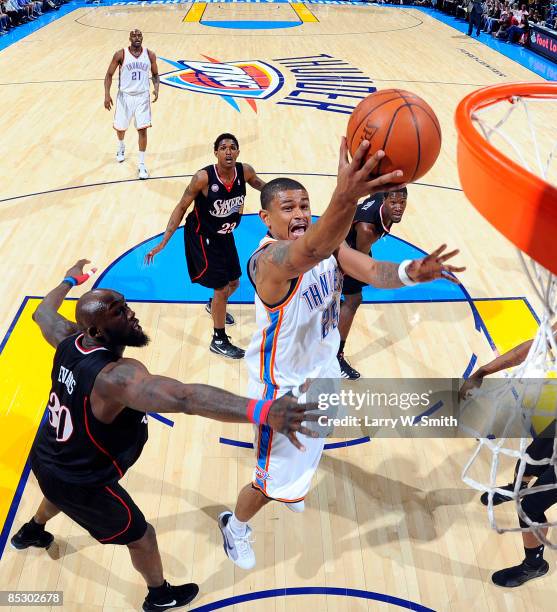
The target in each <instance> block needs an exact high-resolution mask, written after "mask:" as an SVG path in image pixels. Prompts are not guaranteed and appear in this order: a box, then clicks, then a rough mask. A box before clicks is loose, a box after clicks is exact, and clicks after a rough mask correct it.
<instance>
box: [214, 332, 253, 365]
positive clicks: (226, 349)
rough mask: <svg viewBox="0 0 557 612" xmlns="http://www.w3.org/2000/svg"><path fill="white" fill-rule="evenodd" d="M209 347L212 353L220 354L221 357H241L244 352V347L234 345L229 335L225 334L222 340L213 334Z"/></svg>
mask: <svg viewBox="0 0 557 612" xmlns="http://www.w3.org/2000/svg"><path fill="white" fill-rule="evenodd" d="M209 348H210V350H211V352H212V353H216V354H217V355H222V356H223V357H228V358H229V359H242V358H243V357H244V355H245V354H246V351H244V349H241V348H239V347H238V346H234V345H233V344H232V342H230V337H229V336H226V338H225V339H224V340H223V339H222V338H216V337H215V336H213V340H212V341H211V346H210V347H209Z"/></svg>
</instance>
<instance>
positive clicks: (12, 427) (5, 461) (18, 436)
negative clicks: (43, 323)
mask: <svg viewBox="0 0 557 612" xmlns="http://www.w3.org/2000/svg"><path fill="white" fill-rule="evenodd" d="M39 302H40V299H38V298H31V299H29V300H28V301H27V303H26V304H25V307H24V308H23V310H22V312H21V313H20V315H19V317H18V319H17V322H16V324H15V326H14V328H13V330H12V333H11V335H10V337H9V339H8V341H7V343H6V345H5V346H4V350H3V351H2V353H0V373H1V376H0V397H2V398H3V400H4V401H3V402H2V404H1V405H0V432H1V434H0V435H1V444H0V527H1V526H3V525H4V522H5V520H6V516H7V514H8V511H9V508H10V505H11V503H12V500H13V498H14V494H15V491H16V489H17V486H18V484H19V480H20V478H21V474H22V472H23V469H24V467H25V463H26V461H27V457H28V455H29V450H30V449H31V445H32V443H33V440H34V438H35V434H36V433H37V428H38V426H39V424H40V422H41V418H42V416H43V413H44V410H45V407H46V404H47V400H48V392H49V389H50V371H51V368H52V359H53V357H54V349H53V348H52V347H51V346H50V345H49V344H47V342H46V341H45V340H44V338H43V337H42V335H41V332H40V330H39V327H38V326H37V324H36V323H34V322H33V320H32V318H31V317H32V314H33V312H34V310H35V308H36V307H37V304H38V303H39ZM75 304H76V302H75V301H66V302H64V303H63V304H62V307H61V308H60V313H61V314H62V315H64V316H65V317H67V318H69V319H74V317H75Z"/></svg>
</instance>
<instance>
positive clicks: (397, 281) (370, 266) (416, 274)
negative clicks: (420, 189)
mask: <svg viewBox="0 0 557 612" xmlns="http://www.w3.org/2000/svg"><path fill="white" fill-rule="evenodd" d="M446 248H447V245H445V244H443V245H441V246H440V247H439V248H438V249H437V250H435V251H433V253H431V254H430V255H427V256H426V257H424V258H422V259H413V260H411V261H406V262H403V263H404V265H402V264H397V263H393V262H390V261H377V260H376V259H373V258H371V257H369V255H364V253H360V251H356V250H355V249H351V248H350V247H349V246H348V245H347V244H346V242H344V243H343V244H342V245H341V246H340V248H339V250H338V253H337V259H338V263H339V264H340V267H341V268H342V271H343V272H344V273H345V274H349V275H350V276H352V278H355V279H357V280H359V281H362V282H364V283H366V284H368V285H372V286H373V287H377V288H378V289H396V288H398V287H402V286H403V285H414V284H416V283H427V282H429V281H432V280H435V279H437V278H445V279H446V280H448V281H451V282H453V283H456V284H458V280H457V279H456V278H455V277H454V276H452V274H453V273H454V272H463V271H464V270H465V269H466V268H463V267H456V266H451V265H445V262H446V261H447V260H449V259H450V258H451V257H454V256H455V255H457V254H458V250H455V251H451V252H450V253H444V254H443V251H444V250H445V249H446ZM401 267H402V269H401Z"/></svg>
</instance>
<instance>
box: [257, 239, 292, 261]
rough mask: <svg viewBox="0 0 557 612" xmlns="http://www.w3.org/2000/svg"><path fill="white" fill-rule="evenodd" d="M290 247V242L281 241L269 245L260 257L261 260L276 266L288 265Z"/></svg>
mask: <svg viewBox="0 0 557 612" xmlns="http://www.w3.org/2000/svg"><path fill="white" fill-rule="evenodd" d="M289 251H290V245H289V244H288V242H286V241H285V240H284V241H280V242H276V243H274V244H271V245H269V246H268V247H267V248H266V249H265V250H264V251H263V253H262V254H261V255H260V257H259V260H260V261H262V262H265V263H270V264H273V265H274V266H283V265H285V264H286V265H288V263H289Z"/></svg>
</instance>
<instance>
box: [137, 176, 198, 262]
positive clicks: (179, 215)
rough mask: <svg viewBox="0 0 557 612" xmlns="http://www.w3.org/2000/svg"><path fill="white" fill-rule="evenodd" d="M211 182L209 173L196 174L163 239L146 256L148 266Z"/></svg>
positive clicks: (171, 218)
mask: <svg viewBox="0 0 557 612" xmlns="http://www.w3.org/2000/svg"><path fill="white" fill-rule="evenodd" d="M208 181H209V177H208V176H207V172H206V171H205V170H199V171H198V172H196V173H195V174H194V175H193V177H192V179H191V181H190V184H189V185H188V186H187V187H186V190H185V191H184V195H183V196H182V198H181V199H180V201H179V202H178V204H177V205H176V208H175V209H174V210H173V211H172V214H171V215H170V220H169V221H168V225H167V226H166V231H165V232H164V236H163V239H162V240H161V241H160V242H159V244H157V246H156V247H154V248H152V249H151V250H150V251H149V252H148V253H147V255H145V263H146V264H147V265H149V264H151V263H153V259H154V258H155V255H156V254H157V253H160V252H161V251H162V250H163V249H164V247H165V246H166V245H167V244H168V241H169V240H170V239H171V238H172V235H173V234H174V232H175V231H176V230H177V229H178V227H179V225H180V223H181V222H182V219H183V218H184V215H185V214H186V212H187V210H188V208H189V207H190V206H191V204H192V202H193V201H194V200H195V198H196V196H197V195H198V194H199V193H200V192H201V191H202V190H203V189H204V188H205V187H207V183H208Z"/></svg>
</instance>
